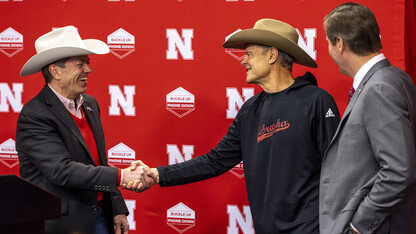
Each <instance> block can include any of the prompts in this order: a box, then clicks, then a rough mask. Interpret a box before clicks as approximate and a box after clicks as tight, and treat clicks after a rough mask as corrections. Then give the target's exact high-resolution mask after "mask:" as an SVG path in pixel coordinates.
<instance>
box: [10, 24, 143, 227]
mask: <svg viewBox="0 0 416 234" xmlns="http://www.w3.org/2000/svg"><path fill="white" fill-rule="evenodd" d="M35 47H36V51H37V54H36V55H34V56H33V57H32V58H31V59H29V61H28V62H27V63H26V64H25V65H24V66H23V68H22V71H21V76H27V75H30V74H34V73H37V72H39V71H41V70H42V73H43V76H44V78H45V81H46V84H45V86H44V87H43V89H42V90H41V91H40V93H39V94H38V95H37V96H36V97H34V98H33V99H32V100H30V101H29V102H28V103H27V104H26V105H25V106H24V108H23V109H22V111H21V113H20V115H19V118H18V121H17V134H16V149H17V152H18V156H19V161H20V168H19V170H20V175H21V177H22V178H24V179H26V180H28V181H29V182H32V183H33V184H36V185H38V186H40V187H42V188H44V189H45V190H47V191H49V192H51V193H53V194H54V195H56V196H58V197H60V198H61V203H62V210H61V211H62V217H61V218H60V219H57V220H49V221H47V222H46V223H45V233H54V234H56V233H88V234H90V233H114V225H115V226H116V233H128V229H129V225H128V221H127V217H126V215H127V214H128V210H127V207H126V205H125V203H124V200H123V197H122V195H121V193H120V191H119V190H118V188H117V186H118V185H120V183H122V182H124V183H127V182H128V181H134V179H135V176H136V175H137V172H136V174H135V172H132V171H131V170H120V169H117V168H114V167H108V164H107V158H106V154H105V143H104V132H103V128H102V125H101V120H100V109H99V106H98V103H97V101H96V100H95V98H93V97H92V96H90V95H87V94H84V92H85V91H86V90H87V77H88V74H89V73H90V72H91V71H92V70H91V68H90V67H89V57H88V55H91V54H105V53H108V52H109V48H108V46H107V45H106V44H105V43H104V42H102V41H99V40H95V39H88V40H82V39H81V37H80V36H79V34H78V31H77V30H76V28H75V27H73V26H67V27H64V28H59V29H56V30H54V31H52V32H49V33H47V34H45V35H43V36H41V37H40V38H38V39H37V40H36V42H35Z"/></svg>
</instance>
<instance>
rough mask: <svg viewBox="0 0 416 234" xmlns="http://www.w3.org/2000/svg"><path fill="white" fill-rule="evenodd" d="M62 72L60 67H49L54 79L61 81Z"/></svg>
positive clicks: (52, 65) (53, 65)
mask: <svg viewBox="0 0 416 234" xmlns="http://www.w3.org/2000/svg"><path fill="white" fill-rule="evenodd" d="M60 71H61V70H60V67H58V66H56V65H55V64H51V65H49V73H51V75H52V77H53V78H55V79H59V74H60Z"/></svg>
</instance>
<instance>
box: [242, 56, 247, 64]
mask: <svg viewBox="0 0 416 234" xmlns="http://www.w3.org/2000/svg"><path fill="white" fill-rule="evenodd" d="M246 64H247V55H244V58H243V60H241V65H243V66H245V65H246Z"/></svg>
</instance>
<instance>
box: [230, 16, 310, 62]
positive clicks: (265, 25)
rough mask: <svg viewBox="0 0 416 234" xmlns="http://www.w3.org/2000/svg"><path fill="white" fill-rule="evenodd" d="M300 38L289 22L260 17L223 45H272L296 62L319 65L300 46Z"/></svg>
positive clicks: (237, 46)
mask: <svg viewBox="0 0 416 234" xmlns="http://www.w3.org/2000/svg"><path fill="white" fill-rule="evenodd" d="M298 38H299V35H298V33H297V32H296V30H295V29H294V28H293V27H292V26H290V25H289V24H287V23H284V22H282V21H279V20H274V19H260V20H258V21H257V22H256V23H255V24H254V27H253V28H252V29H251V28H250V29H246V30H243V31H240V32H237V33H235V34H234V35H232V36H231V37H230V38H228V40H227V41H226V42H224V44H222V46H223V47H224V48H234V49H245V48H246V47H247V44H250V43H253V44H260V45H266V46H271V47H275V48H277V49H279V50H282V51H284V52H286V53H288V54H290V55H292V56H293V57H294V58H295V60H294V62H295V63H299V64H301V65H305V66H308V67H313V68H315V67H318V64H316V62H315V61H314V60H313V59H312V58H311V57H310V56H309V55H308V54H307V53H306V52H305V51H304V50H303V49H302V48H300V47H299V46H298V44H297V43H298Z"/></svg>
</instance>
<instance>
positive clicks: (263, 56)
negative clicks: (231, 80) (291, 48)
mask: <svg viewBox="0 0 416 234" xmlns="http://www.w3.org/2000/svg"><path fill="white" fill-rule="evenodd" d="M241 65H243V66H244V67H245V68H246V71H247V73H246V75H247V77H246V82H247V83H248V84H251V83H253V84H260V83H263V82H264V80H265V79H266V78H267V76H268V75H269V74H270V66H269V60H268V51H264V48H263V47H262V46H259V45H248V46H247V47H246V49H245V55H244V59H243V60H242V61H241Z"/></svg>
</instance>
